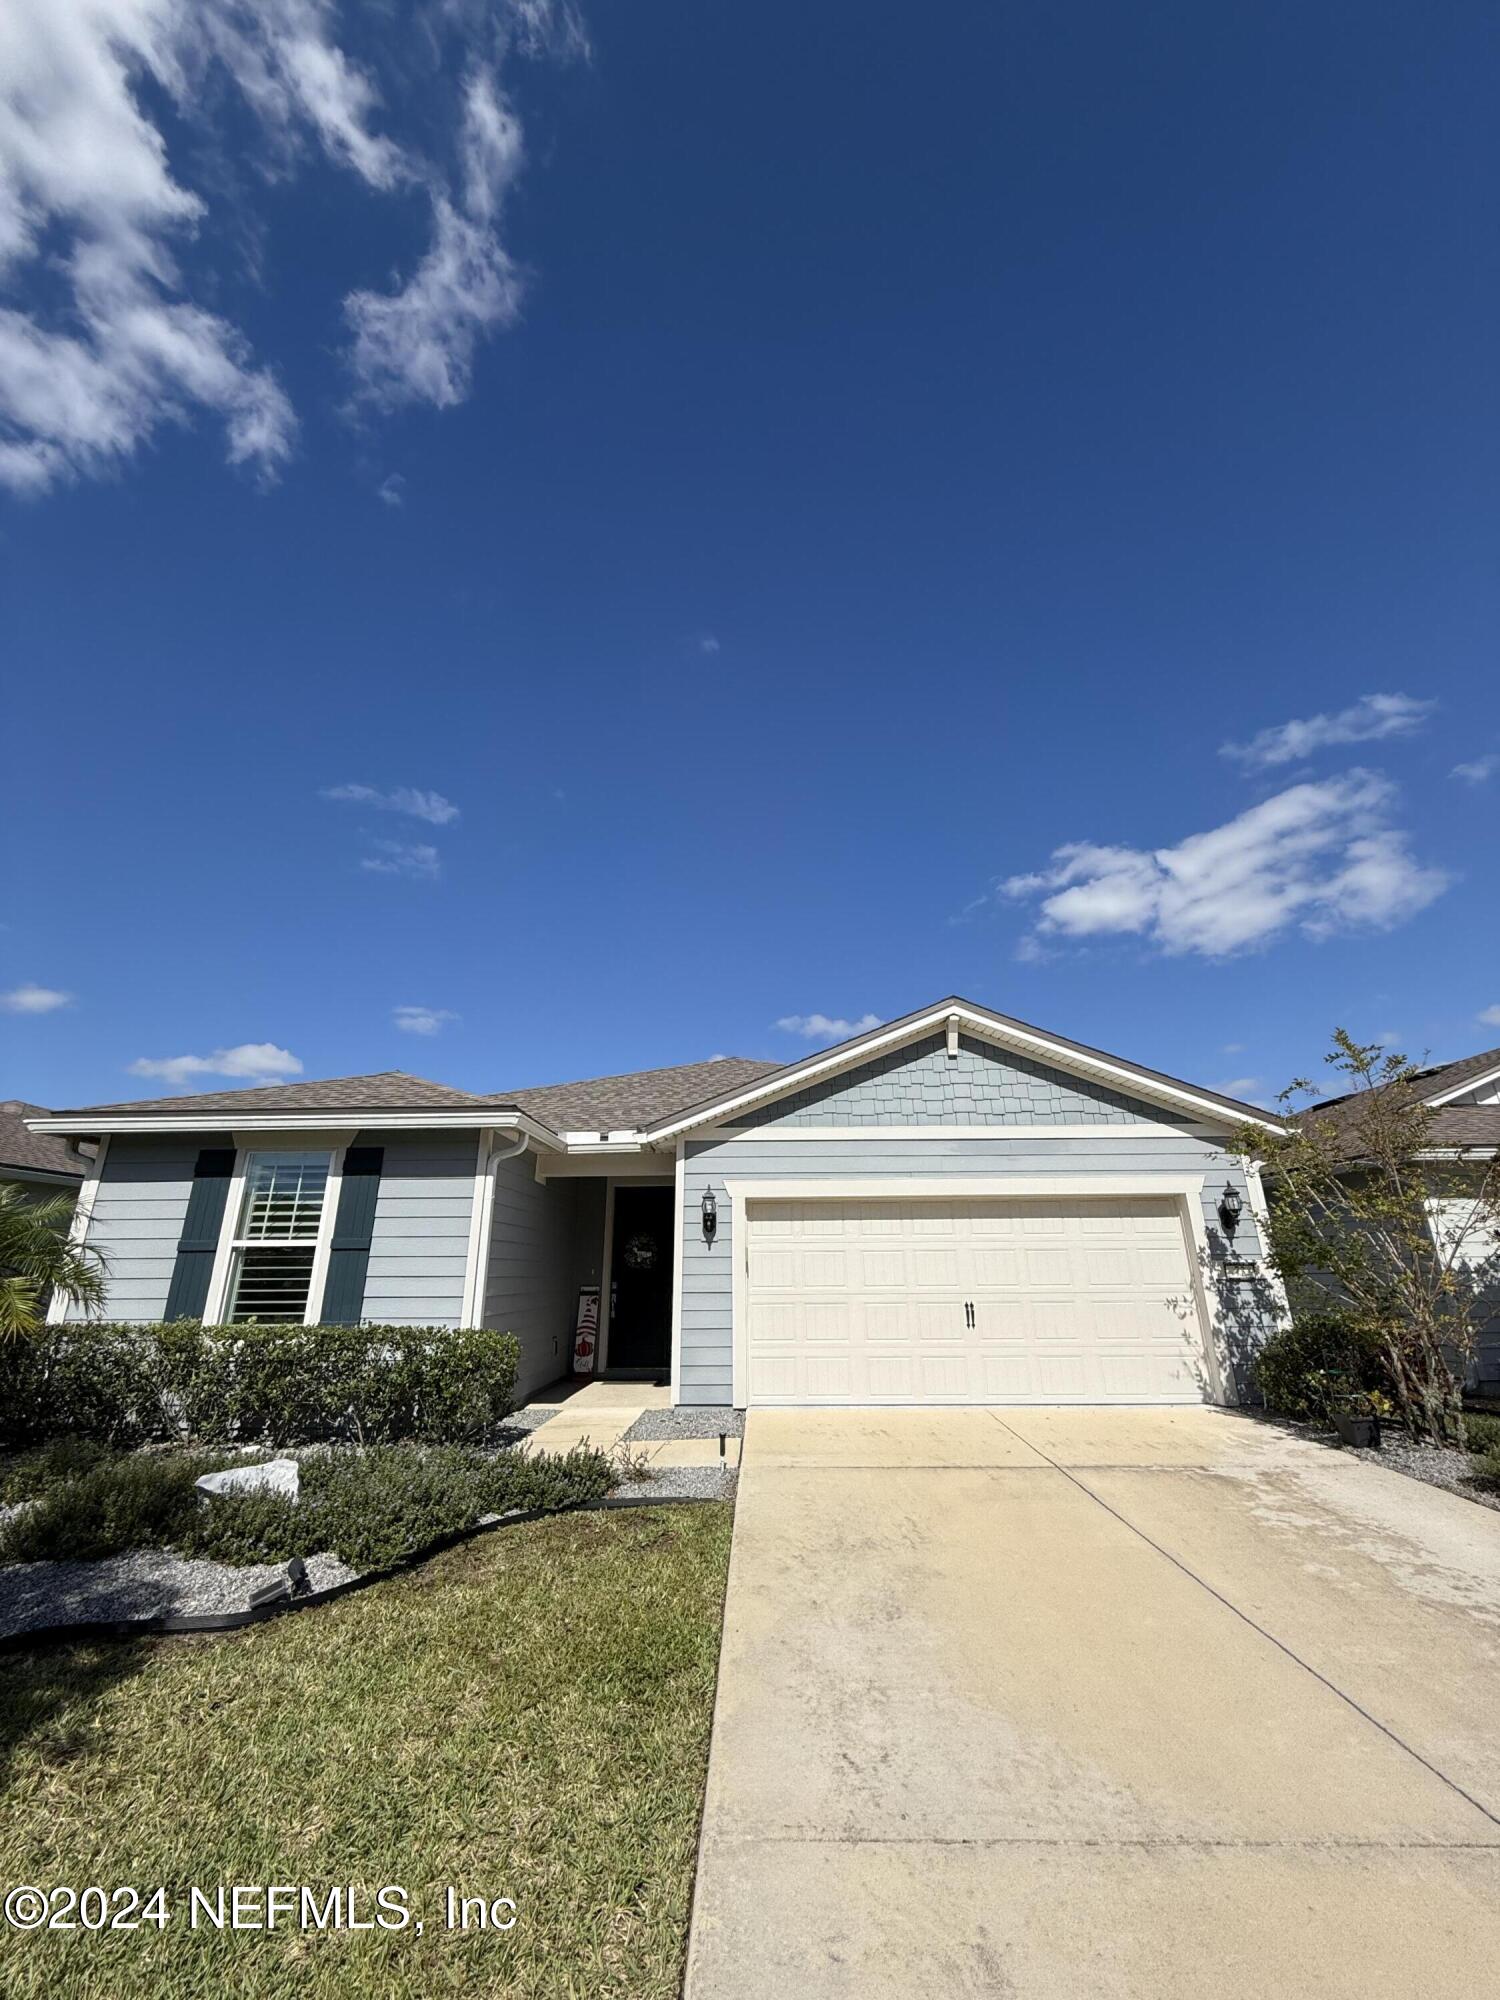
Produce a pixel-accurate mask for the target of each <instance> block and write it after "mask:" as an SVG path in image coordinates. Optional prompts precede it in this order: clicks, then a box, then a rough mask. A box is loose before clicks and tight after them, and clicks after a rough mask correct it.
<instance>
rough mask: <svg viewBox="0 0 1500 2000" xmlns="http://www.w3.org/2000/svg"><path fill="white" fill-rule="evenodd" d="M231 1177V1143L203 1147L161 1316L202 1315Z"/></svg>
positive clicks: (195, 1316) (185, 1316)
mask: <svg viewBox="0 0 1500 2000" xmlns="http://www.w3.org/2000/svg"><path fill="white" fill-rule="evenodd" d="M233 1179H234V1148H233V1146H205V1147H204V1149H203V1151H202V1152H201V1153H199V1155H198V1160H197V1164H196V1165H195V1166H194V1168H193V1186H192V1191H191V1193H190V1194H189V1195H188V1205H187V1213H186V1214H185V1215H184V1216H183V1218H182V1235H181V1236H180V1237H179V1239H178V1243H177V1262H176V1263H175V1264H174V1265H173V1267H172V1283H171V1285H170V1286H169V1287H168V1290H167V1305H166V1310H165V1312H164V1313H163V1314H162V1318H163V1319H200V1318H201V1317H202V1315H203V1308H204V1306H205V1305H207V1303H208V1281H209V1279H210V1278H211V1277H212V1276H213V1270H214V1258H215V1257H216V1256H217V1255H218V1250H219V1233H220V1231H221V1230H222V1228H223V1226H224V1206H225V1203H226V1202H227V1201H228V1199H229V1183H230V1182H231V1181H232V1180H233Z"/></svg>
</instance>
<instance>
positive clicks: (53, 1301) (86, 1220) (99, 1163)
mask: <svg viewBox="0 0 1500 2000" xmlns="http://www.w3.org/2000/svg"><path fill="white" fill-rule="evenodd" d="M108 1153H109V1140H108V1139H101V1140H100V1141H99V1150H98V1152H97V1153H95V1155H94V1157H93V1160H92V1161H91V1162H90V1164H89V1168H88V1171H87V1173H86V1174H85V1175H84V1177H83V1185H82V1186H81V1187H80V1188H79V1190H78V1199H77V1201H76V1202H74V1204H73V1214H72V1218H71V1220H70V1221H69V1223H68V1243H69V1245H70V1247H71V1248H73V1249H74V1250H79V1249H82V1247H83V1245H84V1244H85V1243H86V1242H87V1241H88V1233H89V1224H90V1223H91V1222H92V1221H93V1219H94V1203H95V1202H96V1201H97V1200H98V1198H99V1182H100V1179H101V1177H102V1175H103V1173H104V1162H105V1159H106V1157H107V1156H108ZM107 1275H108V1274H107V1273H106V1277H107ZM69 1309H70V1302H69V1301H68V1300H67V1299H65V1298H63V1297H62V1295H61V1294H60V1293H57V1292H54V1293H53V1295H52V1297H51V1298H50V1299H49V1300H48V1301H47V1324H48V1325H49V1326H61V1325H62V1324H63V1323H64V1321H65V1320H66V1319H67V1317H68V1312H69Z"/></svg>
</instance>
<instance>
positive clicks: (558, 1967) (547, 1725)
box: [0, 1505, 730, 2000]
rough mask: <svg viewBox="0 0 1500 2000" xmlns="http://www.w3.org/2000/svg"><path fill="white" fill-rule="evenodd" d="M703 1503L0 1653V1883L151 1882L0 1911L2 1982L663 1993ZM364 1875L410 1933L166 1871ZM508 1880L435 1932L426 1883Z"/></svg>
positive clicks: (707, 1581) (86, 1996) (198, 1990)
mask: <svg viewBox="0 0 1500 2000" xmlns="http://www.w3.org/2000/svg"><path fill="white" fill-rule="evenodd" d="M729 1530H730V1510H729V1508H728V1507H727V1506H719V1505H712V1506H697V1507H661V1508H649V1509H639V1510H631V1511H621V1512H614V1513H602V1514H569V1515H562V1516H559V1517H557V1518H554V1519H551V1520H545V1521H538V1522H533V1523H529V1524H525V1525H522V1526H519V1527H515V1528H510V1529H505V1530H501V1531H500V1532H498V1533H496V1534H493V1535H489V1536H486V1537H483V1538H481V1539H480V1540H478V1541H475V1542H471V1543H469V1544H467V1545H465V1546H464V1547H462V1548H459V1549H454V1550H451V1551H449V1552H448V1553H447V1554H445V1555H443V1556H440V1557H438V1558H436V1559H435V1560H434V1561H432V1562H431V1563H429V1564H427V1565H426V1566H424V1567H423V1568H422V1569H420V1570H418V1571H416V1572H414V1573H413V1574H412V1575H410V1576H408V1577H404V1578H400V1579H398V1580H394V1581H391V1582H387V1583H384V1584H380V1585H378V1586H376V1587H375V1588H373V1589H371V1590H369V1591H366V1592H363V1593H356V1594H355V1595H354V1596H352V1597H350V1598H347V1599H345V1600H343V1601H342V1602H338V1603H335V1604H333V1605H330V1606H328V1607H326V1608H324V1609H321V1610H315V1611H311V1612H307V1613H304V1614H301V1615H298V1616H294V1617H290V1618H285V1619H281V1620H277V1621H275V1622H273V1623H271V1624H268V1625H265V1626H261V1627H255V1628H251V1629H249V1630H247V1631H244V1632H241V1633H236V1634H228V1635H225V1636H222V1637H213V1638H202V1639H196V1638H195V1639H172V1640H164V1641H140V1642H132V1643H130V1644H128V1645H123V1644H115V1645H104V1644H97V1645H93V1644H89V1645H75V1646H70V1647H68V1648H66V1649H62V1650H54V1651H39V1652H35V1653H26V1654H12V1655H0V1885H3V1886H9V1885H11V1884H15V1883H33V1884H36V1885H38V1886H41V1887H43V1888H46V1887H50V1886H52V1885H56V1884H71V1885H72V1886H73V1887H74V1888H77V1889H82V1888H83V1887H84V1886H85V1885H87V1884H91V1883H97V1884H102V1885H103V1886H104V1887H105V1888H106V1889H108V1888H112V1887H114V1886H115V1885H116V1884H121V1883H133V1884H135V1885H137V1886H139V1887H142V1888H146V1887H148V1886H155V1885H156V1884H158V1883H162V1884H165V1885H166V1890H167V1904H168V1907H169V1909H170V1911H171V1922H170V1923H169V1925H168V1927H167V1928H166V1930H165V1931H161V1932H158V1930H157V1929H156V1928H155V1927H154V1926H150V1925H148V1926H145V1927H143V1928H142V1929H140V1930H137V1931H134V1932H104V1933H102V1934H96V1935H90V1934H86V1933H83V1932H81V1931H74V1932H72V1933H70V1934H58V1933H43V1932H38V1933H34V1934H30V1935H21V1934H18V1933H16V1932H14V1931H5V1930H0V1991H4V1992H5V1993H6V1995H7V1996H12V1997H13V2000H23V1996H26V2000H30V1996H38V1997H39V1996H43V1995H45V1996H47V2000H75V1997H76V2000H96V1996H97V2000H135V1996H141V2000H145V1996H148V1995H149V1996H150V2000H188V1996H192V2000H200V1996H201V2000H210V1996H213V2000H218V1996H221V1995H234V1996H242V1997H243V2000H281V1996H283V1995H285V1996H288V2000H290V1996H292V1995H296V1996H299V2000H301V1996H315V1997H316V2000H325V1996H326V2000H345V1997H346V1996H363V1995H378V1996H380V2000H388V1997H389V2000H406V1996H411V2000H418V1996H420V2000H432V1996H435V1995H444V1994H459V1993H462V1994H463V1995H465V1996H466V2000H469V1997H470V1996H472V2000H494V1996H500V1995H504V1996H505V2000H540V1996H548V2000H551V1996H567V2000H609V1996H617V2000H656V1996H675V1995H676V1994H677V1993H678V1991H679V1989H680V1982H681V1977H682V1960H683V1953H684V1947H685V1942H686V1932H687V1920H688V1907H689V1896H690V1893H691V1887H692V1876H693V1866H694V1859H695V1851H696V1845H697V1832H698V1815H699V1807H700V1802H701V1798H702V1791H703V1779H704V1772H705V1768H706V1763H707V1756H708V1733H709V1723H710V1719H711V1716H710V1712H711V1707H712V1701H713V1688H714V1677H715V1669H716V1663H717V1657H718V1640H719V1623H720V1614H721V1609H722V1603H723V1594H724V1578H725V1570H726V1566H727V1563H728V1554H729ZM221 1883H222V1884H225V1885H232V1884H235V1883H247V1884H267V1883H292V1884H304V1883H305V1884H308V1885H310V1886H311V1887H313V1888H314V1889H315V1890H316V1891H317V1892H318V1899H319V1901H320V1902H321V1901H322V1900H323V1897H324V1895H325V1894H326V1892H327V1891H328V1890H329V1889H331V1888H332V1887H334V1886H335V1885H337V1884H344V1885H348V1884H353V1885H355V1887H356V1890H357V1892H358V1897H359V1903H360V1907H361V1913H362V1914H369V1913H370V1912H371V1911H372V1910H373V1906H374V1898H375V1892H376V1890H377V1889H379V1888H380V1887H382V1886H384V1885H388V1884H400V1885H402V1886H404V1887H405V1888H406V1890H407V1891H408V1900H409V1903H410V1907H411V1910H412V1913H413V1917H414V1918H418V1917H419V1918H421V1919H422V1920H423V1923H424V1929H423V1930H422V1932H421V1934H420V1935H418V1934H417V1933H416V1930H415V1926H414V1925H413V1927H412V1928H411V1929H408V1930H405V1931H401V1932H393V1933H384V1932H379V1931H377V1932H373V1933H358V1934H354V1935H350V1934H347V1933H337V1932H332V1931H327V1932H318V1931H308V1932H304V1931H300V1930H299V1929H297V1928H294V1927H291V1928H278V1929H277V1930H275V1931H258V1932H250V1931H242V1932H240V1933H238V1934H231V1933H229V1932H227V1931H226V1932H224V1933H222V1934H221V1933H218V1932H215V1931H213V1930H211V1929H205V1928H202V1927H200V1928H199V1929H198V1930H197V1931H191V1930H189V1929H188V1928H187V1908H188V1897H187V1891H188V1887H189V1885H191V1884H197V1885H198V1886H200V1887H202V1888H213V1887H215V1886H216V1885H218V1884H221ZM450 1884H451V1885H452V1886H453V1887H454V1888H455V1890H457V1892H458V1893H459V1895H460V1896H471V1897H472V1896H483V1897H485V1898H486V1900H490V1899H493V1898H494V1897H497V1896H511V1897H513V1898H514V1899H515V1902H516V1905H517V1922H516V1925H515V1928H514V1929H513V1930H512V1931H510V1932H508V1933H498V1932H494V1931H489V1932H484V1933H479V1932H473V1931H471V1932H469V1933H458V1932H451V1933H450V1932H448V1931H447V1930H446V1929H445V1927H444V1923H443V1908H444V1890H445V1889H446V1887H447V1886H448V1885H450Z"/></svg>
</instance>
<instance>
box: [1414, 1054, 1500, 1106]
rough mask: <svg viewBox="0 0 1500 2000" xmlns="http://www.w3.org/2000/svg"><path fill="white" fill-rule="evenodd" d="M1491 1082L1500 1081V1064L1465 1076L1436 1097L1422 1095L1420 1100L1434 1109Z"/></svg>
mask: <svg viewBox="0 0 1500 2000" xmlns="http://www.w3.org/2000/svg"><path fill="white" fill-rule="evenodd" d="M1491 1083H1500V1064H1497V1065H1496V1067H1495V1068H1494V1069H1487V1070H1483V1071H1481V1073H1480V1074H1479V1075H1478V1076H1471V1077H1466V1078H1465V1079H1464V1081H1463V1082H1462V1083H1456V1084H1454V1086H1453V1088H1452V1089H1451V1090H1440V1091H1439V1092H1438V1094H1437V1096H1436V1097H1424V1098H1423V1099H1422V1102H1423V1103H1424V1104H1426V1105H1429V1106H1430V1107H1431V1108H1432V1109H1433V1110H1434V1111H1435V1110H1437V1109H1438V1107H1439V1106H1440V1105H1444V1104H1452V1103H1453V1102H1454V1100H1455V1099H1456V1098H1460V1097H1467V1096H1468V1094H1469V1092H1470V1091H1471V1090H1483V1089H1484V1088H1485V1087H1486V1086H1487V1085H1488V1084H1491Z"/></svg>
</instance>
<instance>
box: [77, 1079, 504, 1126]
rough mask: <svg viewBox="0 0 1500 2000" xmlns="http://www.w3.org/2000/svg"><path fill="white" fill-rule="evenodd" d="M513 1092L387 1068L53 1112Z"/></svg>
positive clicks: (388, 1103) (281, 1105)
mask: <svg viewBox="0 0 1500 2000" xmlns="http://www.w3.org/2000/svg"><path fill="white" fill-rule="evenodd" d="M513 1102H514V1100H513V1099H512V1098H509V1097H476V1096H475V1095H474V1093H473V1092H472V1091H468V1090H455V1089H454V1088H453V1086H452V1085H451V1084H448V1083H433V1082H432V1081H430V1079H429V1078H427V1077H425V1076H408V1075H407V1073H406V1071H405V1070H401V1069H386V1070H381V1071H380V1072H379V1073H378V1074H377V1075H374V1076H332V1077H324V1078H323V1079H321V1080H320V1081H316V1082H312V1083H267V1084H260V1085H258V1086H257V1087H256V1088H255V1089H254V1090H209V1091H201V1092H198V1093H195V1094H194V1095H193V1096H190V1097H145V1098H139V1099H136V1100H135V1101H133V1102H127V1103H123V1104H84V1105H80V1106H79V1107H78V1108H77V1109H75V1110H71V1111H55V1112H53V1113H52V1114H51V1115H52V1116H53V1117H54V1118H86V1117H88V1116H89V1115H90V1114H91V1113H93V1112H98V1113H99V1114H100V1115H101V1116H103V1115H104V1114H106V1113H108V1114H111V1115H113V1114H114V1113H116V1112H132V1113H133V1112H140V1113H142V1114H145V1113H149V1112H156V1111H159V1112H162V1113H163V1114H166V1113H169V1112H173V1111H195V1112H196V1111H443V1110H455V1109H462V1108H470V1107H477V1106H479V1105H486V1104H496V1105H505V1106H509V1105H511V1104H512V1103H513Z"/></svg>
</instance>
